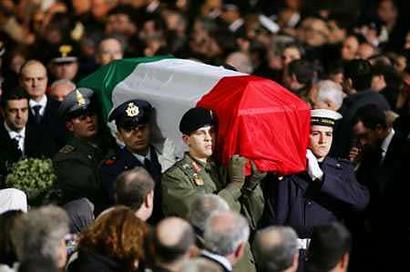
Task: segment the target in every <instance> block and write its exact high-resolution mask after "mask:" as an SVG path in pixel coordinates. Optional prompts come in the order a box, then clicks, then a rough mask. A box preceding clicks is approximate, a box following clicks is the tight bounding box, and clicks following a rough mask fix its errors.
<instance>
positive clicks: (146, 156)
mask: <svg viewBox="0 0 410 272" xmlns="http://www.w3.org/2000/svg"><path fill="white" fill-rule="evenodd" d="M152 113H153V108H152V106H151V105H150V104H149V103H148V102H147V101H145V100H138V99H135V100H130V101H127V102H125V103H123V104H121V105H119V106H118V107H117V108H116V109H114V111H113V112H112V113H111V114H110V116H109V121H113V120H115V124H116V126H117V131H118V132H117V137H118V138H119V140H121V141H122V142H123V143H124V144H125V146H124V147H123V148H122V149H121V150H120V151H119V152H118V154H117V155H116V156H113V157H111V158H109V159H107V160H105V161H104V162H103V163H102V165H101V167H100V174H101V178H102V185H103V188H104V191H105V193H106V194H107V196H108V199H109V202H110V203H112V204H113V203H114V184H115V180H116V178H117V177H118V176H119V175H120V174H121V173H122V172H123V171H126V170H130V169H132V168H134V167H136V166H142V167H144V168H145V169H146V170H147V171H148V173H149V174H150V175H151V176H152V178H153V179H154V181H155V190H154V211H153V215H152V216H151V218H150V220H153V221H151V222H158V220H159V219H160V218H161V217H162V211H161V198H160V196H161V194H160V192H161V191H158V190H159V189H160V182H161V170H162V167H161V164H160V163H159V161H158V155H157V151H156V149H155V148H154V147H153V146H152V145H151V144H150V139H151V131H152V123H153V120H152Z"/></svg>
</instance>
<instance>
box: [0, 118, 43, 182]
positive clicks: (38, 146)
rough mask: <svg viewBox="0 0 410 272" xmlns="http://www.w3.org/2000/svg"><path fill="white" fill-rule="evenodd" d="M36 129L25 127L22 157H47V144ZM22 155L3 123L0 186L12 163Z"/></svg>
mask: <svg viewBox="0 0 410 272" xmlns="http://www.w3.org/2000/svg"><path fill="white" fill-rule="evenodd" d="M39 136H40V134H39V133H38V132H37V128H35V127H33V126H31V125H27V126H26V135H25V137H24V153H25V154H24V156H25V157H29V158H41V157H48V150H47V145H48V142H47V141H46V140H45V139H44V138H41V137H39ZM22 156H23V154H22V153H21V151H20V150H19V149H18V146H17V143H15V142H14V141H13V140H12V139H11V138H10V135H9V133H8V132H7V130H6V128H5V127H4V122H3V121H2V122H1V123H0V185H2V184H1V181H2V180H4V179H5V177H6V175H7V174H8V173H9V171H10V170H11V169H10V168H11V167H12V165H13V163H15V162H17V161H18V160H19V159H21V158H22Z"/></svg>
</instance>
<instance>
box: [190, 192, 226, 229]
mask: <svg viewBox="0 0 410 272" xmlns="http://www.w3.org/2000/svg"><path fill="white" fill-rule="evenodd" d="M226 211H229V206H228V203H226V201H225V200H224V199H223V198H221V197H220V196H218V195H214V194H205V195H200V196H198V197H197V198H195V200H194V201H193V202H192V205H191V210H190V214H189V220H190V222H191V224H192V225H193V226H194V227H196V228H198V229H199V230H201V231H204V229H205V224H206V221H207V220H208V218H209V217H210V216H211V215H212V214H213V213H215V212H226Z"/></svg>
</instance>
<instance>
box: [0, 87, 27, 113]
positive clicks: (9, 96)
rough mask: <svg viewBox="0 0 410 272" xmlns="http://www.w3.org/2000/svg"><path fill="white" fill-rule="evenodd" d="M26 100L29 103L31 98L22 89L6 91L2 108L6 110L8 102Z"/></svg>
mask: <svg viewBox="0 0 410 272" xmlns="http://www.w3.org/2000/svg"><path fill="white" fill-rule="evenodd" d="M21 99H26V100H27V102H28V101H29V96H28V94H27V93H26V91H25V90H24V89H23V88H21V87H16V88H14V89H11V90H6V91H5V92H4V93H3V96H2V97H1V106H2V108H3V109H6V107H7V105H8V102H9V101H10V100H21Z"/></svg>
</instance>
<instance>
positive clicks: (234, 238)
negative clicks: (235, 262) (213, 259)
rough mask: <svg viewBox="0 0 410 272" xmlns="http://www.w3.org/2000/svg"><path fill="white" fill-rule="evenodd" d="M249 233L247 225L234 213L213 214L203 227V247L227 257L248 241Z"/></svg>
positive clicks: (240, 216) (242, 218) (243, 218)
mask: <svg viewBox="0 0 410 272" xmlns="http://www.w3.org/2000/svg"><path fill="white" fill-rule="evenodd" d="M249 232H250V230H249V224H248V222H247V221H246V219H245V217H243V216H242V215H240V214H237V213H234V212H218V213H214V214H212V215H211V216H210V218H209V219H208V220H207V222H206V225H205V231H204V245H205V248H206V249H207V250H209V251H210V252H212V253H215V254H218V255H221V256H227V255H229V254H232V253H233V252H234V251H235V250H236V249H237V248H238V246H239V245H240V244H242V243H245V242H247V241H248V238H249Z"/></svg>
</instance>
